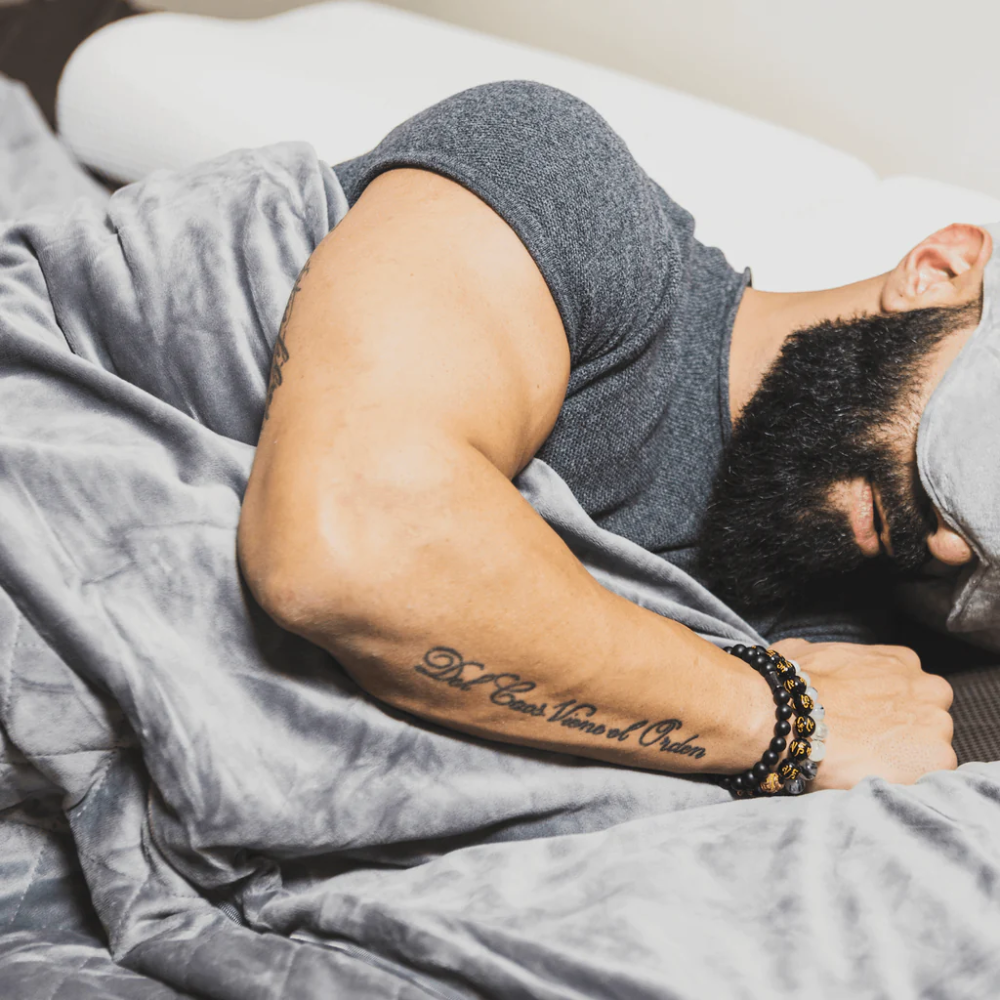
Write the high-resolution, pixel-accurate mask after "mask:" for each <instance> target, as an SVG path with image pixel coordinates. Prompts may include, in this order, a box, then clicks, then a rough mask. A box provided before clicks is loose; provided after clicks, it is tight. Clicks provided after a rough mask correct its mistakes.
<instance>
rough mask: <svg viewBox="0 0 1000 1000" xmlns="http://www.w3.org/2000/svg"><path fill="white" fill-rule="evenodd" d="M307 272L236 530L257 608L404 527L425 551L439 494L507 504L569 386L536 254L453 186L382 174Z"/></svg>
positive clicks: (423, 175)
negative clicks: (464, 492) (461, 493)
mask: <svg viewBox="0 0 1000 1000" xmlns="http://www.w3.org/2000/svg"><path fill="white" fill-rule="evenodd" d="M307 268H308V269H307V270H306V271H304V272H303V274H302V275H301V276H300V278H299V281H298V282H297V283H296V291H295V292H293V295H292V298H291V300H290V302H289V307H288V309H287V311H286V314H285V318H284V320H283V322H282V330H281V334H280V340H279V343H278V345H277V347H276V351H275V359H274V367H273V369H272V375H271V384H270V387H269V392H268V406H267V411H268V412H267V417H266V419H265V421H264V424H263V427H262V429H261V435H260V442H259V446H258V451H257V456H256V459H255V462H254V468H253V472H252V474H251V477H250V482H249V485H248V487H247V492H246V496H245V498H244V506H243V513H242V516H241V524H240V558H241V562H242V565H243V568H244V572H245V573H246V575H247V579H248V581H249V582H250V585H251V587H252V589H253V590H254V591H255V593H257V595H258V598H260V596H261V594H262V593H263V592H264V590H265V589H266V588H267V587H270V586H272V584H273V582H274V581H275V580H284V581H286V583H285V584H282V585H279V589H280V586H284V587H285V588H286V589H287V585H288V581H291V583H292V584H293V585H295V586H298V585H299V581H300V580H301V579H302V578H303V577H305V576H306V575H308V573H309V572H310V565H309V564H310V562H312V563H313V564H314V568H315V569H316V570H317V573H326V572H327V571H326V570H324V569H323V567H321V566H320V565H319V564H318V563H317V562H316V561H317V560H318V559H323V560H325V561H326V563H327V564H329V563H331V562H333V561H336V560H337V559H340V560H341V561H342V562H343V563H344V564H345V565H348V564H351V563H352V561H353V562H354V563H357V562H358V561H359V559H363V558H364V553H366V552H367V553H371V552H373V551H376V550H377V551H382V550H380V549H378V545H379V544H386V543H385V541H384V539H385V538H386V536H387V534H388V531H387V526H388V525H393V530H394V531H395V532H396V533H397V536H398V534H399V532H400V531H402V530H403V529H401V528H400V527H399V525H400V523H401V515H402V514H403V512H405V516H406V517H409V518H410V519H411V521H412V524H413V525H414V527H413V528H412V529H406V530H407V531H408V533H409V534H410V535H413V536H416V535H417V534H418V533H419V530H420V526H421V525H422V524H423V523H426V522H427V521H429V520H432V519H434V518H435V517H440V518H444V519H445V520H446V519H447V510H445V509H443V508H439V507H438V500H437V498H436V495H435V491H438V492H439V493H440V494H441V504H442V505H443V504H444V503H445V502H446V498H445V494H446V493H447V491H448V490H449V487H448V485H447V484H448V483H452V484H454V483H456V482H457V481H459V480H465V481H466V483H468V482H472V481H475V482H476V483H477V484H478V485H477V489H479V490H480V495H482V491H483V490H486V491H502V490H504V489H506V490H510V491H513V487H511V486H510V484H509V482H506V480H509V479H510V478H511V477H513V476H514V475H515V474H516V473H517V472H518V471H519V470H520V469H521V468H523V467H524V465H526V464H527V463H528V461H530V459H531V457H532V456H533V454H534V453H535V451H537V449H538V448H539V446H540V445H541V444H542V442H543V441H544V440H545V438H546V437H547V436H548V434H549V432H550V430H551V428H552V425H553V424H554V422H555V420H556V417H557V416H558V413H559V410H560V407H561V405H562V401H563V396H564V393H565V389H566V385H567V381H568V377H569V364H570V362H569V347H568V344H567V340H566V336H565V334H564V332H563V327H562V322H561V320H560V317H559V312H558V310H557V308H556V306H555V303H554V301H553V299H552V296H551V295H550V293H549V290H548V288H547V286H546V284H545V281H544V279H543V278H542V275H541V273H540V272H539V270H538V268H537V267H536V266H535V263H534V261H533V260H532V258H531V256H530V254H529V253H528V251H527V250H526V249H525V247H524V246H523V244H522V243H521V242H520V240H519V239H518V238H517V236H516V235H515V234H514V232H513V231H512V230H511V229H510V228H509V227H508V226H507V224H506V223H505V222H504V221H503V220H502V219H501V218H500V217H499V216H498V215H496V214H495V213H494V212H493V210H492V209H490V208H489V207H488V206H486V205H485V204H484V203H483V202H482V201H480V200H479V199H478V198H477V197H476V196H475V195H473V194H471V193H470V192H469V191H467V190H466V189H464V188H462V187H460V186H459V185H457V184H455V183H454V182H452V181H450V180H446V179H445V178H443V177H440V176H437V175H435V174H432V173H429V172H426V171H419V170H397V171H390V172H388V173H385V174H383V175H381V176H379V177H378V178H377V179H376V180H375V181H373V182H372V184H371V185H370V186H369V187H368V188H367V189H366V190H365V192H364V194H362V196H361V197H360V198H359V200H358V202H357V203H356V204H355V206H354V207H353V208H352V209H351V211H350V212H349V213H348V214H347V216H346V217H345V218H344V220H343V221H342V222H341V223H340V225H338V226H337V228H336V229H335V230H334V231H333V232H332V233H330V234H329V235H328V236H327V237H326V239H325V240H324V241H323V243H322V244H321V245H320V246H319V247H318V248H317V250H316V252H315V253H314V254H313V256H312V258H311V259H310V261H309V263H308V265H307ZM484 463H485V464H484ZM491 472H492V474H491ZM452 491H453V492H455V491H454V490H452ZM435 530H438V531H439V530H440V528H436V529H435ZM366 533H368V534H371V533H378V534H379V536H380V539H381V540H382V541H381V542H380V541H379V539H374V538H369V539H368V540H367V541H366V539H365V537H364V536H365V535H366ZM397 541H398V539H397ZM393 544H394V545H395V547H396V548H397V549H398V547H399V546H398V545H397V544H396V542H395V541H394V543H393ZM414 544H420V543H419V541H417V540H415V541H414ZM375 559H376V561H379V562H381V561H382V558H381V556H376V557H375ZM272 596H273V595H272ZM275 599H276V600H278V601H279V602H280V601H281V600H283V597H282V595H281V594H278V595H276V598H275Z"/></svg>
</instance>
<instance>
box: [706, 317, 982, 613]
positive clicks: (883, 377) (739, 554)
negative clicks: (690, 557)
mask: <svg viewBox="0 0 1000 1000" xmlns="http://www.w3.org/2000/svg"><path fill="white" fill-rule="evenodd" d="M980 308H981V307H980V305H979V304H975V305H973V306H965V307H962V308H959V309H921V310H914V311H911V312H904V313H895V314H891V315H884V316H883V315H879V316H870V317H864V318H861V319H852V320H840V321H836V322H824V323H820V324H818V325H817V326H815V327H811V328H810V329H807V330H802V331H799V332H798V333H795V334H793V335H792V336H791V337H790V338H789V339H788V340H787V341H786V342H785V345H784V347H783V349H782V352H781V354H780V356H779V357H778V360H777V361H776V362H775V364H774V366H773V367H772V368H771V369H770V371H769V372H768V373H767V375H766V376H765V378H764V380H763V382H762V383H761V385H760V387H759V389H758V390H757V392H756V393H755V394H754V396H753V398H752V399H751V400H750V402H749V403H748V404H747V406H746V408H745V409H744V411H743V413H742V414H741V416H740V419H739V421H738V423H737V425H736V427H735V429H734V431H733V436H732V439H731V441H730V442H729V444H728V446H727V447H726V450H725V452H724V454H723V459H722V465H721V467H720V469H719V472H718V475H717V476H716V479H715V483H714V485H713V489H712V496H711V499H710V502H709V507H708V511H707V513H706V516H705V519H704V521H703V524H702V530H701V537H700V542H699V565H698V572H699V575H700V576H701V578H702V579H703V580H704V581H705V583H706V584H707V585H708V586H709V587H710V588H711V589H712V590H713V591H714V592H715V593H716V594H718V595H719V596H720V597H722V598H724V599H725V600H727V601H729V602H731V603H732V604H733V605H734V606H735V607H737V608H740V609H744V610H746V611H750V612H765V611H788V610H793V609H794V608H796V607H798V606H801V604H803V603H805V602H808V601H809V600H810V599H811V598H812V597H813V596H814V595H815V594H816V593H818V592H819V590H820V588H822V587H827V589H828V585H829V582H830V580H831V579H832V578H834V577H838V576H841V575H843V574H849V573H853V572H857V571H858V570H859V569H860V567H861V566H862V564H863V563H866V562H882V563H883V564H884V563H885V562H886V561H889V562H890V563H891V565H892V568H893V569H894V570H895V571H896V572H897V573H900V574H905V573H907V572H909V571H913V570H916V569H917V568H919V567H920V566H921V565H922V564H923V563H924V562H925V560H926V559H927V557H928V556H927V546H926V539H927V535H928V534H929V533H930V532H932V531H933V530H934V529H935V527H936V524H935V518H934V513H933V509H932V507H931V503H930V500H929V498H928V497H927V495H926V494H925V493H924V491H923V489H922V487H921V486H920V482H919V480H918V478H917V474H916V469H915V467H914V466H912V465H904V464H902V463H901V462H900V460H899V458H898V457H894V456H893V455H892V454H891V453H890V450H889V449H888V447H887V446H886V445H885V444H883V443H881V440H880V438H881V437H882V434H884V432H885V430H886V428H887V427H888V426H889V425H890V424H892V423H893V421H894V420H898V418H899V415H900V414H901V413H904V412H906V409H907V407H908V404H910V403H911V402H912V399H913V396H914V394H915V393H916V391H917V389H918V388H919V385H920V376H921V372H922V370H923V368H924V365H925V362H926V361H927V358H928V355H929V354H930V352H931V351H932V350H933V349H934V348H935V347H936V346H937V345H938V344H940V343H941V341H942V340H943V339H944V338H945V337H946V336H947V335H948V334H949V333H952V332H954V331H956V330H958V329H962V328H963V327H965V326H968V325H969V324H970V323H973V322H975V321H976V316H977V315H978V311H979V309H980ZM880 432H882V433H880ZM859 477H860V478H864V479H867V480H868V481H869V483H871V484H873V485H874V486H876V487H877V488H878V491H879V494H880V497H881V500H882V506H883V509H884V510H885V515H886V519H887V521H888V527H889V532H890V537H891V540H892V550H893V554H892V557H891V559H890V557H888V556H887V555H885V554H883V555H882V556H881V557H879V559H878V560H866V559H865V558H864V556H863V555H862V553H861V550H860V549H859V548H858V544H857V542H856V540H855V538H854V533H853V531H852V529H851V524H850V520H849V517H848V516H847V515H846V514H845V513H844V512H843V511H841V510H838V509H836V508H835V507H833V506H832V505H831V503H830V500H829V497H830V492H831V489H832V487H833V486H834V485H835V484H837V483H841V482H844V481H847V480H851V479H855V478H859ZM877 526H878V525H877V522H876V527H877Z"/></svg>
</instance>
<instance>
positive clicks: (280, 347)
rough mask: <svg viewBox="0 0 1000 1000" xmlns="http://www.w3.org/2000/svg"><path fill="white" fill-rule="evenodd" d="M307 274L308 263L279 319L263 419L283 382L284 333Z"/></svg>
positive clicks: (285, 343) (287, 356) (286, 357)
mask: <svg viewBox="0 0 1000 1000" xmlns="http://www.w3.org/2000/svg"><path fill="white" fill-rule="evenodd" d="M308 273H309V261H306V263H305V267H303V268H302V270H301V271H299V276H298V277H297V278H296V279H295V285H294V287H293V288H292V291H291V294H290V295H289V296H288V304H287V305H286V306H285V312H284V315H283V316H282V317H281V326H279V327H278V339H277V340H275V342H274V353H273V354H272V355H271V374H270V376H269V377H268V380H267V395H266V396H265V397H264V419H265V420H267V418H268V417H269V416H270V415H271V401H272V400H273V399H274V394H275V392H276V391H277V389H278V386H279V385H281V383H282V382H283V381H284V379H283V377H282V374H281V370H282V369H283V368H284V367H285V362H286V361H288V359H289V357H290V355H289V353H288V343H287V342H286V340H285V331H286V330H287V329H288V321H289V320H290V319H291V318H292V306H293V305H294V304H295V296H296V295H298V294H299V292H301V291H302V279H303V278H304V277H305V276H306V275H307V274H308Z"/></svg>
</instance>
